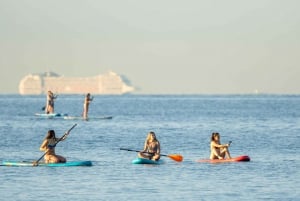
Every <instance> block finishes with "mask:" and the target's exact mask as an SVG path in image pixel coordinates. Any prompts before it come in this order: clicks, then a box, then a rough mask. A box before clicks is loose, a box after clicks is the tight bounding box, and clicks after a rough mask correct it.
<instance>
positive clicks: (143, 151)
mask: <svg viewBox="0 0 300 201" xmlns="http://www.w3.org/2000/svg"><path fill="white" fill-rule="evenodd" d="M120 150H125V151H134V152H143V153H149V152H147V151H138V150H133V149H125V148H120ZM149 154H152V153H149ZM159 155H161V156H168V155H165V154H159Z"/></svg>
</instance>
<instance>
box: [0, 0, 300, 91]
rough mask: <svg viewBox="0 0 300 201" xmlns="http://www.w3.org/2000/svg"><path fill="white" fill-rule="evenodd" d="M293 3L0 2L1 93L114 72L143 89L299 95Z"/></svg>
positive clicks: (299, 18)
mask: <svg viewBox="0 0 300 201" xmlns="http://www.w3.org/2000/svg"><path fill="white" fill-rule="evenodd" d="M299 8H300V1H299V0H251V1H246V0H244V1H243V0H206V1H204V0H106V1H104V0H0V66H1V69H0V93H18V85H19V81H20V79H21V78H22V77H24V76H25V75H27V74H29V73H42V72H45V71H54V72H56V73H58V74H61V75H64V76H72V77H74V76H76V77H87V76H94V75H98V74H102V73H105V72H107V71H109V70H112V71H114V72H116V73H118V74H122V75H125V76H126V77H127V78H128V79H129V80H130V81H131V83H132V85H133V86H135V87H138V88H140V90H138V91H137V92H136V93H143V94H153V93H154V94H162V93H163V94H170V93H171V94H186V93H188V94H190V93H193V94H201V93H209V94H214V93H253V92H254V91H255V90H258V91H259V92H263V93H292V94H294V93H298V94H299V93H300V78H299V77H300V12H299Z"/></svg>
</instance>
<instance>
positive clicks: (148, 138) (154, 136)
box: [146, 131, 158, 144]
mask: <svg viewBox="0 0 300 201" xmlns="http://www.w3.org/2000/svg"><path fill="white" fill-rule="evenodd" d="M151 136H153V138H152V139H153V142H158V140H157V138H156V135H155V133H154V132H153V131H150V132H149V133H148V135H147V139H146V142H147V144H149V140H150V138H151Z"/></svg>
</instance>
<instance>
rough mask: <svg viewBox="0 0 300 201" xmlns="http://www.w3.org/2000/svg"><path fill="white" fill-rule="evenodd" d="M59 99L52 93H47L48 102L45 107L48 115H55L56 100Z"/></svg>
mask: <svg viewBox="0 0 300 201" xmlns="http://www.w3.org/2000/svg"><path fill="white" fill-rule="evenodd" d="M56 98H57V95H54V94H53V92H52V91H50V90H49V91H48V92H47V102H46V107H45V113H46V114H53V113H54V99H56Z"/></svg>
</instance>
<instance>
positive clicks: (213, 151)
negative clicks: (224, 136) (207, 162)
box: [209, 133, 231, 159]
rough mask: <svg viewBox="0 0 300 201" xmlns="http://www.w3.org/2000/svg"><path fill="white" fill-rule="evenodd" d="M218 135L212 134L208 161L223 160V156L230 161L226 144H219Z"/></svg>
mask: <svg viewBox="0 0 300 201" xmlns="http://www.w3.org/2000/svg"><path fill="white" fill-rule="evenodd" d="M220 138H221V137H220V134H219V133H212V134H211V141H210V157H209V158H210V159H225V156H226V157H227V158H228V159H230V158H231V156H230V153H229V149H228V148H229V146H230V143H228V144H221V142H220Z"/></svg>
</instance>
